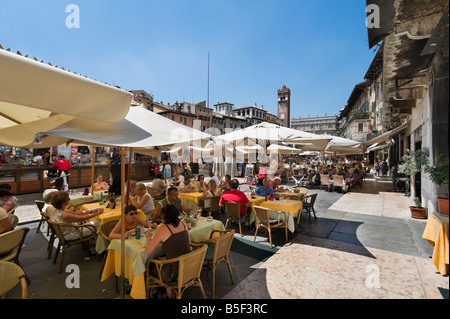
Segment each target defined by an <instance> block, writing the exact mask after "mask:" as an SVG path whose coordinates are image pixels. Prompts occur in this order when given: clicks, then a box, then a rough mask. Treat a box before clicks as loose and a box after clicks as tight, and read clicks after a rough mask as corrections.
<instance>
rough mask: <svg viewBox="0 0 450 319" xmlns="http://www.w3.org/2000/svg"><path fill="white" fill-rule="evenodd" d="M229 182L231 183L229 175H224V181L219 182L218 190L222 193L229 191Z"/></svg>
mask: <svg viewBox="0 0 450 319" xmlns="http://www.w3.org/2000/svg"><path fill="white" fill-rule="evenodd" d="M230 181H231V176H230V175H229V174H227V175H225V177H224V179H223V180H221V181H220V185H219V188H220V191H221V192H222V193H223V192H226V191H229V190H230V189H231V187H230Z"/></svg>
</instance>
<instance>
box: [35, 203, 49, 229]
mask: <svg viewBox="0 0 450 319" xmlns="http://www.w3.org/2000/svg"><path fill="white" fill-rule="evenodd" d="M34 202H35V203H36V206H37V208H38V209H39V213H40V214H41V220H40V221H39V224H38V227H37V228H36V234H37V233H39V229H41V225H42V223H43V222H46V221H47V219H46V218H45V216H44V212H42V208H44V205H45V202H44V201H43V200H35V201H34ZM47 234H48V226H47Z"/></svg>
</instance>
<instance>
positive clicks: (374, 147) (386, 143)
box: [366, 139, 395, 153]
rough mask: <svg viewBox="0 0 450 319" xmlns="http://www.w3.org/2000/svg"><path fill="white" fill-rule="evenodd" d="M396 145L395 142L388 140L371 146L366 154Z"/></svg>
mask: <svg viewBox="0 0 450 319" xmlns="http://www.w3.org/2000/svg"><path fill="white" fill-rule="evenodd" d="M394 144H395V141H394V140H393V139H388V140H386V141H383V142H380V143H375V144H372V145H370V146H369V147H368V148H367V150H366V153H369V152H374V151H378V150H381V149H383V148H387V147H391V146H392V145H394Z"/></svg>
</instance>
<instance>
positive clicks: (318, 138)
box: [215, 122, 331, 149]
mask: <svg viewBox="0 0 450 319" xmlns="http://www.w3.org/2000/svg"><path fill="white" fill-rule="evenodd" d="M215 139H216V140H218V141H220V142H222V143H228V144H233V145H234V146H252V145H256V144H260V145H261V143H262V144H265V146H268V145H270V144H280V143H282V142H286V143H290V144H294V143H295V144H300V145H302V144H307V145H313V146H315V147H317V148H322V149H324V148H325V147H326V145H327V144H328V142H329V141H330V140H331V137H328V136H322V135H317V134H313V133H308V132H304V131H300V130H296V129H292V128H287V127H284V126H280V125H276V124H272V123H267V122H262V123H260V124H256V125H253V126H249V127H246V128H244V129H241V130H237V131H234V132H230V133H227V134H223V135H220V136H217V137H216V138H215Z"/></svg>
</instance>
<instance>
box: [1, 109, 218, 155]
mask: <svg viewBox="0 0 450 319" xmlns="http://www.w3.org/2000/svg"><path fill="white" fill-rule="evenodd" d="M26 126H27V124H23V125H22V127H26ZM0 133H1V130H0ZM39 134H40V135H41V143H40V144H39V147H40V148H43V147H50V146H55V145H61V144H70V143H75V144H85V145H92V146H97V147H99V146H103V147H131V148H133V149H134V151H135V152H136V153H142V154H148V153H150V154H152V153H153V152H157V151H169V150H171V149H172V148H178V147H184V146H189V145H194V146H201V145H204V144H206V143H207V142H208V141H209V140H210V138H211V135H209V134H207V133H203V132H201V131H198V130H195V129H193V128H190V127H187V126H185V125H182V124H179V123H176V122H175V121H172V120H170V119H167V118H165V117H163V116H161V115H158V114H156V113H154V112H151V111H148V110H146V109H144V108H142V107H137V106H135V107H130V108H129V111H128V114H127V115H126V116H125V118H124V119H123V120H120V121H118V122H116V123H106V122H101V121H95V120H86V119H79V118H77V119H73V120H70V121H68V122H65V123H63V124H61V125H58V126H56V127H54V128H52V129H50V130H48V131H45V132H40V133H39ZM32 137H33V136H31V135H30V136H29V138H32ZM32 141H33V140H32ZM12 146H22V147H36V145H35V144H33V143H31V144H27V145H17V144H12Z"/></svg>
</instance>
